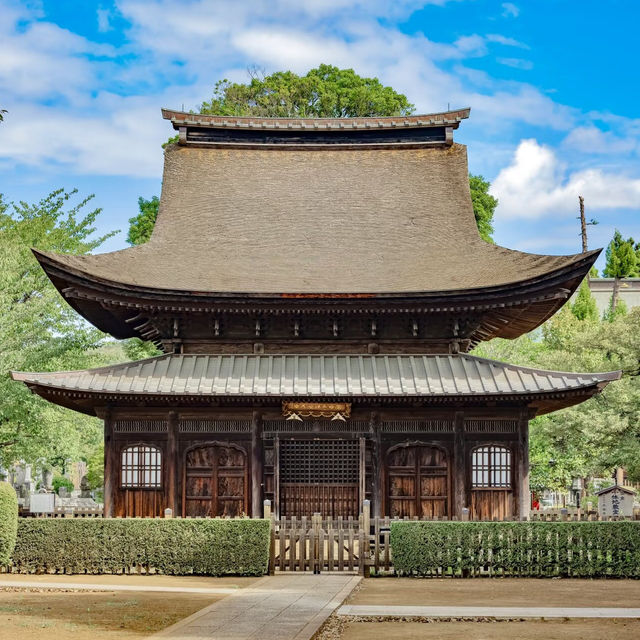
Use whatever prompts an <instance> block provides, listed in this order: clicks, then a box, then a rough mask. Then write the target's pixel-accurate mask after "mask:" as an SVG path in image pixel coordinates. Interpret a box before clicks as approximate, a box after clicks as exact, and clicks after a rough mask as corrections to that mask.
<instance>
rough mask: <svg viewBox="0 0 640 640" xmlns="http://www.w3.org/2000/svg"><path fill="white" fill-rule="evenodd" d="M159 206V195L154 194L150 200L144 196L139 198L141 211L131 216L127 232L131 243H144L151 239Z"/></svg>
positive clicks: (128, 240)
mask: <svg viewBox="0 0 640 640" xmlns="http://www.w3.org/2000/svg"><path fill="white" fill-rule="evenodd" d="M159 206H160V199H159V198H158V196H152V197H151V199H150V200H145V199H144V198H143V197H142V196H140V197H139V198H138V209H139V210H140V212H139V213H138V215H137V216H134V217H133V218H129V232H128V233H127V242H128V243H129V244H133V245H136V244H143V243H144V242H147V240H149V238H150V237H151V233H152V231H153V227H154V226H155V224H156V218H157V217H158V207H159Z"/></svg>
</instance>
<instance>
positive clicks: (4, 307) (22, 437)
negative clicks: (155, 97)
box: [0, 190, 112, 466]
mask: <svg viewBox="0 0 640 640" xmlns="http://www.w3.org/2000/svg"><path fill="white" fill-rule="evenodd" d="M75 195H76V192H75V191H71V192H66V191H64V190H58V191H54V192H53V193H51V194H49V195H48V196H47V197H46V198H44V199H43V200H41V201H40V202H38V203H37V204H27V203H25V202H20V203H18V204H11V205H8V204H6V203H4V202H3V201H2V200H0V463H2V464H4V465H5V466H6V465H8V464H10V463H11V462H12V461H14V460H17V459H19V458H22V457H24V458H26V459H30V460H35V459H37V458H46V459H48V460H49V459H52V458H63V459H64V458H66V457H75V458H76V459H77V458H78V457H80V456H81V455H82V451H83V450H84V449H85V448H86V447H89V448H90V449H93V448H95V446H96V441H99V438H100V429H99V422H98V421H97V420H93V421H92V420H91V419H90V418H88V417H86V416H82V415H80V414H77V413H75V412H72V411H68V410H65V409H62V408H60V407H57V406H54V405H52V404H50V403H48V402H45V401H44V400H42V399H41V398H39V397H38V396H36V395H34V394H32V393H31V392H30V391H29V390H28V389H27V388H26V387H25V385H23V384H21V383H18V382H14V381H12V380H11V379H10V376H9V372H10V371H11V370H18V371H56V370H61V369H62V370H65V369H82V368H85V367H89V366H98V365H100V364H105V363H106V362H105V357H104V354H103V353H102V352H101V351H100V347H101V345H102V344H103V343H104V340H105V336H104V334H102V333H101V332H100V331H98V330H97V329H94V328H93V327H91V326H89V325H88V324H87V323H86V322H85V321H84V320H82V319H81V318H79V317H78V314H77V313H76V312H75V311H73V309H71V307H70V306H69V305H68V304H67V303H66V302H65V301H64V299H63V298H62V297H61V296H60V294H59V293H58V292H57V291H56V289H55V288H54V286H53V285H52V284H51V282H50V281H49V278H48V277H47V276H46V274H45V273H44V271H43V270H42V269H41V268H40V265H39V264H38V262H37V261H36V259H35V257H34V256H33V254H32V252H31V247H36V248H38V249H44V250H48V251H55V252H60V253H70V254H86V253H88V252H90V251H91V250H93V249H95V248H96V247H98V246H100V245H101V244H102V242H103V241H104V240H106V239H107V238H108V237H110V236H111V235H112V234H107V235H104V236H96V235H95V224H94V223H95V221H96V218H97V217H98V215H99V214H100V209H94V210H92V211H89V212H86V207H87V205H88V204H89V202H90V200H91V198H92V196H89V197H88V198H85V199H83V200H81V201H80V202H78V203H76V204H73V198H74V196H75Z"/></svg>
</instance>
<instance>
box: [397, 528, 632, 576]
mask: <svg viewBox="0 0 640 640" xmlns="http://www.w3.org/2000/svg"><path fill="white" fill-rule="evenodd" d="M391 552H392V557H393V565H394V568H395V570H396V573H397V574H399V575H419V576H438V575H453V576H477V575H487V574H489V575H504V576H523V577H524V576H528V577H555V576H562V577H573V578H602V577H610V578H640V522H637V521H616V522H394V523H392V525H391Z"/></svg>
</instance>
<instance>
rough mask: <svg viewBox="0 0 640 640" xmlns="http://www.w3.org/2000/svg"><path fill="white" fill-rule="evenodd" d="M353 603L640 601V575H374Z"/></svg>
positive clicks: (515, 604) (626, 603)
mask: <svg viewBox="0 0 640 640" xmlns="http://www.w3.org/2000/svg"><path fill="white" fill-rule="evenodd" d="M348 603H349V604H368V605H393V604H397V605H408V606H409V605H422V606H454V605H459V606H478V607H483V606H485V607H491V606H500V607H630V608H637V607H640V580H571V579H567V580H565V579H562V580H553V579H552V580H546V579H539V580H537V579H535V578H502V579H501V578H477V579H473V580H455V579H446V578H445V579H423V580H421V579H417V578H371V579H370V580H363V581H362V582H361V586H360V589H359V590H358V591H357V592H356V593H354V594H353V595H352V596H351V598H350V599H349V600H348Z"/></svg>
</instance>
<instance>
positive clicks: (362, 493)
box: [358, 438, 367, 513]
mask: <svg viewBox="0 0 640 640" xmlns="http://www.w3.org/2000/svg"><path fill="white" fill-rule="evenodd" d="M359 440H360V468H359V471H360V477H359V480H360V482H359V486H360V490H359V491H358V502H359V504H358V513H362V505H363V503H364V499H365V497H366V489H367V484H366V482H367V469H366V459H367V440H366V438H359Z"/></svg>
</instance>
